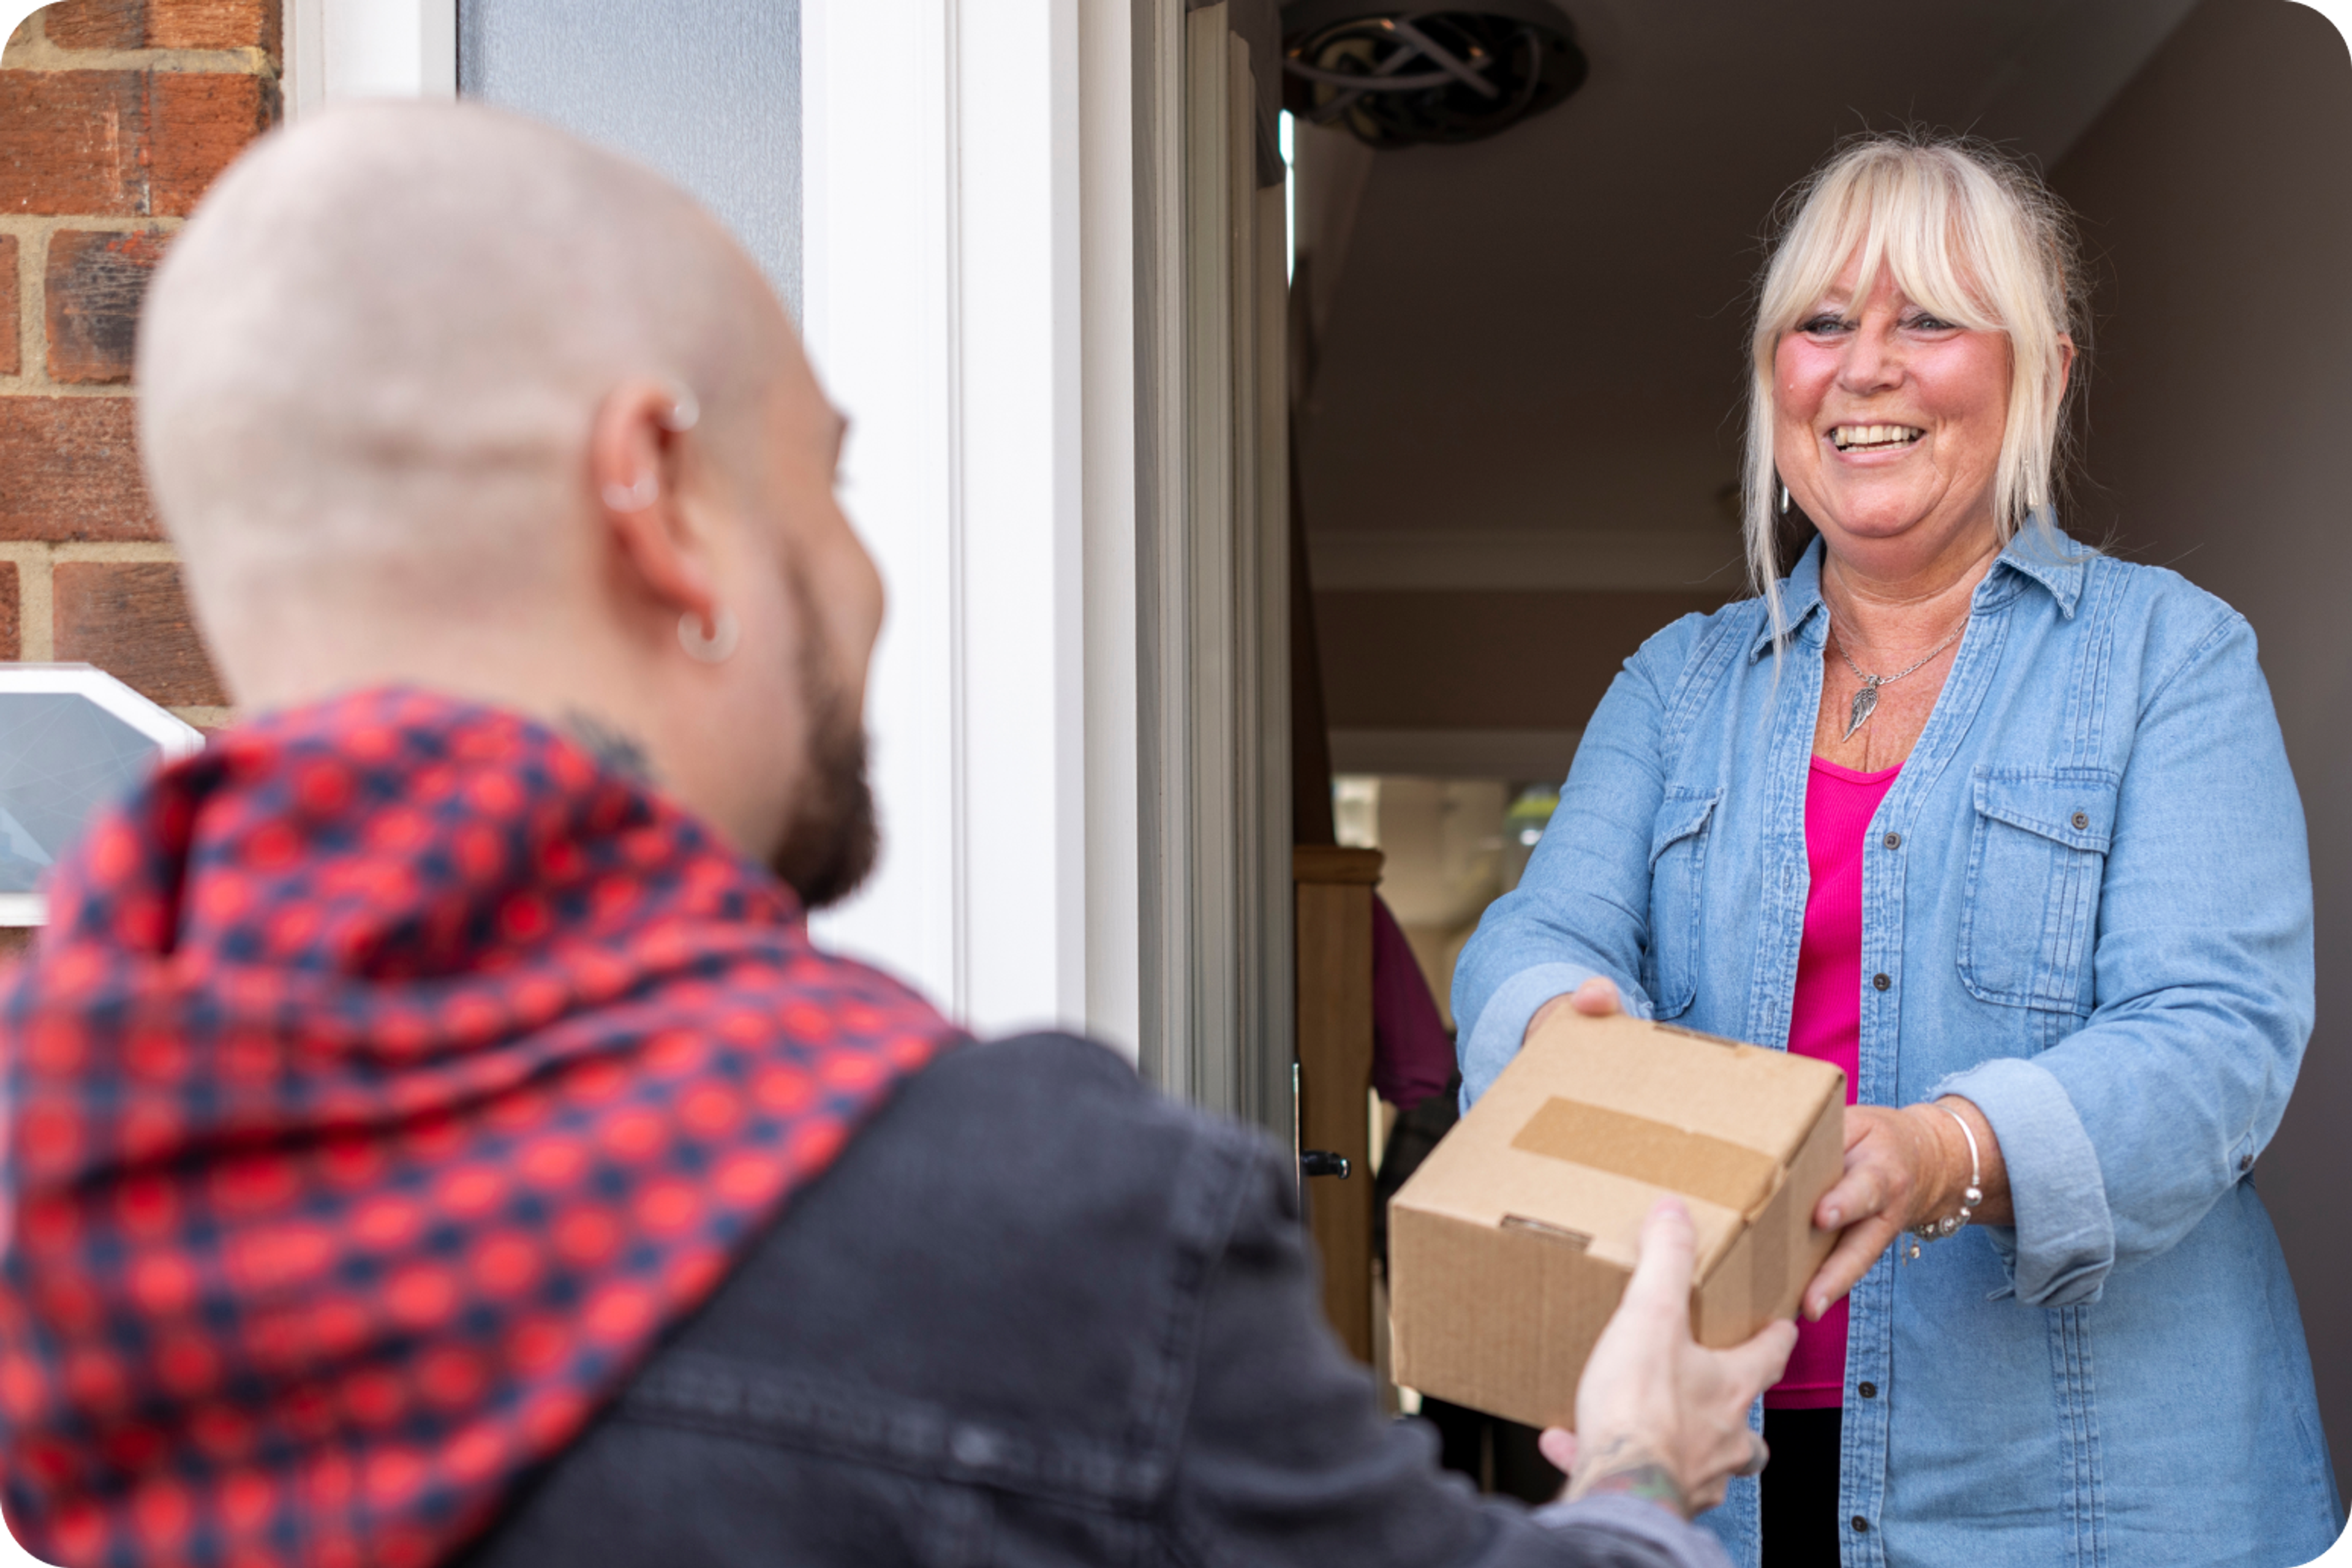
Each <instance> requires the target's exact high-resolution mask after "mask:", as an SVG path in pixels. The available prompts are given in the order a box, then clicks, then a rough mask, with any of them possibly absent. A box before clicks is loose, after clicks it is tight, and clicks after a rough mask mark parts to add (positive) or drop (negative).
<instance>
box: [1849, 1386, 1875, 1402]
mask: <svg viewBox="0 0 2352 1568" xmlns="http://www.w3.org/2000/svg"><path fill="white" fill-rule="evenodd" d="M1853 1391H1854V1392H1855V1393H1856V1394H1861V1395H1862V1396H1863V1397H1864V1399H1875V1398H1877V1397H1878V1384H1874V1383H1860V1384H1855V1385H1854V1390H1853Z"/></svg>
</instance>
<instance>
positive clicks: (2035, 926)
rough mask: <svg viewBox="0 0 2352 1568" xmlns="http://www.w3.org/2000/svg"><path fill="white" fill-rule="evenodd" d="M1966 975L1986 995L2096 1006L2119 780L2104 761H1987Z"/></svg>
mask: <svg viewBox="0 0 2352 1568" xmlns="http://www.w3.org/2000/svg"><path fill="white" fill-rule="evenodd" d="M1972 782H1973V784H1974V785H1975V791H1976V824H1975V837H1974V840H1973V842H1972V843H1971V844H1970V845H1969V870H1968V884H1967V887H1966V889H1964V891H1963V894H1962V898H1963V906H1962V909H1961V912H1960V981H1961V984H1965V985H1966V986H1967V987H1968V988H1969V994H1972V995H1974V996H1976V997H1977V998H1978V999H1979V1000H1980V1001H1985V1002H1995V1003H2000V1004H2001V1005H2004V1006H2010V1007H2033V1008H2039V1009H2041V1010H2042V1011H2044V1012H2055V1013H2074V1014H2078V1015H2088V1014H2089V1013H2090V1011H2091V1005H2092V982H2093V979H2094V976H2093V973H2092V963H2091V958H2092V948H2093V945H2094V943H2095V942H2096V940H2097V937H2098V926H2099V889H2100V886H2101V884H2102V882H2103V881H2104V880H2105V876H2106V868H2107V847H2108V845H2109V844H2110V842H2111V841H2112V838H2111V836H2112V835H2113V833H2114V831H2115V821H2116V790H2117V787H2118V781H2117V779H2116V775H2115V774H2113V773H2108V772H2107V771H2106V770H2105V769H2104V768H2001V769H1986V768H1979V770H1978V771H1977V773H1976V776H1975V778H1974V780H1973V781H1972Z"/></svg>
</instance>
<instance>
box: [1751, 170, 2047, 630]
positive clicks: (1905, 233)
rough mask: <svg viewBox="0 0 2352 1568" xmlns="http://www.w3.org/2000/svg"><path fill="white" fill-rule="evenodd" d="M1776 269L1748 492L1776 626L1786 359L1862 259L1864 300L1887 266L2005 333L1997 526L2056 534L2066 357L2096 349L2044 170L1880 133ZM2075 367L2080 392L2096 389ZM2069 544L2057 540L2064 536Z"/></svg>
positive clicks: (1810, 209)
mask: <svg viewBox="0 0 2352 1568" xmlns="http://www.w3.org/2000/svg"><path fill="white" fill-rule="evenodd" d="M1778 211H1779V222H1778V225H1777V227H1778V229H1779V233H1778V237H1777V238H1776V240H1775V242H1774V244H1773V247H1772V257H1771V260H1770V261H1769V263H1767V264H1766V267H1765V269H1764V277H1763V280H1762V282H1761V284H1760V285H1759V288H1758V289H1757V300H1756V328H1755V332H1754V335H1753V336H1752V338H1751V339H1750V340H1749V342H1750V349H1751V356H1750V357H1751V358H1752V360H1753V362H1754V363H1753V365H1752V367H1751V368H1752V370H1753V373H1754V374H1753V376H1752V378H1751V382H1750V385H1749V388H1748V458H1747V469H1748V472H1747V482H1746V487H1745V488H1746V492H1747V493H1746V497H1745V502H1744V505H1743V508H1742V513H1743V521H1744V525H1745V529H1746V533H1747V543H1748V576H1749V580H1750V581H1751V583H1752V584H1754V586H1755V588H1756V591H1757V592H1758V593H1759V594H1760V595H1763V597H1764V600H1765V602H1766V604H1767V605H1769V609H1770V613H1771V616H1772V636H1773V640H1774V643H1775V644H1776V646H1777V644H1778V643H1779V641H1780V637H1781V635H1782V633H1783V631H1784V630H1785V622H1784V620H1783V618H1782V612H1781V608H1780V537H1779V515H1778V501H1779V498H1780V473H1779V470H1778V468H1776V467H1775V464H1774V460H1773V452H1772V426H1773V404H1772V397H1773V382H1774V376H1773V361H1774V357H1775V355H1776V354H1777V353H1778V352H1779V350H1780V339H1781V338H1782V337H1783V336H1784V335H1785V334H1787V333H1788V332H1789V331H1790V329H1792V328H1793V327H1795V326H1796V325H1797V323H1798V322H1799V321H1801V320H1803V319H1804V316H1805V314H1806V312H1807V311H1809V310H1811V309H1812V308H1813V307H1814V306H1816V305H1818V304H1819V303H1820V302H1821V299H1822V295H1823V294H1825V293H1826V292H1828V290H1829V288H1830V286H1831V285H1832V283H1834V282H1835V281H1836V280H1837V277H1838V274H1839V273H1840V272H1842V271H1843V270H1844V269H1845V266H1846V263H1847V262H1849V261H1851V260H1853V258H1856V257H1857V256H1858V257H1860V258H1861V262H1862V267H1861V271H1860V274H1859V276H1858V278H1857V279H1856V288H1855V298H1856V299H1861V298H1863V297H1864V296H1865V295H1867V294H1868V292H1869V291H1870V289H1872V288H1874V286H1875V285H1876V283H1877V280H1878V278H1879V275H1880V273H1881V271H1882V270H1884V271H1886V272H1889V273H1891V274H1892V275H1893V277H1894V279H1895V286H1896V287H1897V288H1899V289H1902V290H1903V292H1904V293H1905V294H1906V295H1907V296H1908V297H1909V298H1910V299H1911V300H1913V301H1914V302H1916V303H1917V304H1918V305H1920V306H1922V307H1923V308H1925V309H1926V310H1930V311H1933V312H1934V313H1935V314H1936V315H1937V316H1940V317H1942V318H1943V319H1944V320H1946V321H1950V322H1952V323H1954V324H1955V325H1958V326H1962V327H1968V328H1970V329H1972V330H1975V331H1998V332H2005V333H2007V334H2008V336H2009V342H2010V383H2009V417H2008V422H2007V425H2006V426H2005V427H2004V429H2003V432H2002V436H2001V443H2000V468H1999V470H1998V472H1997V474H1996V477H1995V479H1994V483H1993V521H1994V523H1995V526H1996V527H1998V528H1999V530H2000V541H2001V542H2002V543H2003V544H2007V543H2008V542H2010V540H2011V539H2013V538H2014V537H2016V534H2017V531H2018V530H2019V528H2021V526H2023V525H2024V524H2025V523H2026V522H2027V521H2033V522H2034V524H2035V525H2036V526H2037V527H2038V528H2040V529H2042V530H2043V531H2045V532H2047V531H2050V530H2051V529H2052V527H2053V523H2052V515H2053V510H2054V508H2055V505H2056V502H2057V494H2056V490H2057V486H2058V478H2059V465H2060V461H2061V459H2062V458H2063V457H2064V456H2065V455H2066V449H2067V447H2068V425H2067V421H2066V418H2065V409H2066V398H2067V395H2068V392H2069V390H2070V385H2069V382H2068V378H2067V374H2066V356H2065V346H2064V343H2063V341H2062V340H2063V339H2064V338H2066V337H2069V336H2071V337H2072V338H2073V339H2074V342H2076V343H2077V344H2080V343H2081V342H2083V340H2084V331H2083V326H2084V320H2083V310H2082V309H2081V297H2080V288H2081V284H2080V278H2081V273H2082V269H2081V268H2080V267H2079V266H2078V265H2077V263H2076V258H2075V241H2074V224H2073V222H2072V220H2071V219H2070V218H2069V216H2067V213H2066V209H2065V208H2064V207H2063V205H2060V203H2059V201H2058V199H2057V198H2056V197H2055V196H2053V195H2051V194H2050V192H2049V190H2048V189H2047V188H2046V187H2045V186H2043V184H2042V182H2041V181H2040V180H2039V179H2037V178H2036V177H2034V175H2033V174H2032V173H2030V172H2029V171H2027V170H2026V169H2025V168H2023V167H2021V165H2019V164H2018V163H2014V162H2012V161H2011V160H2010V159H2009V158H2007V157H2005V156H2003V155H2002V154H2001V153H1998V152H1996V151H1994V150H1993V149H1992V148H1991V147H1990V146H1989V145H1986V144H1985V143H1982V142H1974V141H1970V140H1968V139H1964V138H1958V137H1931V136H1926V135H1919V134H1906V135H1885V134H1873V135H1868V136H1863V137H1858V138H1856V139H1854V140H1853V141H1851V142H1847V143H1845V144H1844V145H1843V146H1842V147H1840V148H1839V149H1838V150H1837V151H1836V152H1835V153H1832V154H1831V156H1830V158H1829V160H1828V161H1827V162H1826V163H1822V166H1821V167H1820V168H1818V169H1816V170H1814V171H1813V173H1812V174H1811V175H1809V176H1807V177H1806V179H1805V180H1804V181H1803V182H1802V183H1801V184H1799V185H1797V186H1796V188H1795V189H1793V190H1791V191H1790V193H1789V195H1787V196H1786V197H1784V198H1782V200H1781V203H1780V208H1779V209H1778ZM2081 373H2082V366H2081V364H2080V363H2077V364H2076V366H2075V374H2074V384H2080V382H2081V379H2082V374H2081ZM2053 544H2054V540H2053Z"/></svg>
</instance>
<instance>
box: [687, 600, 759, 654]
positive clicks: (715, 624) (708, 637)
mask: <svg viewBox="0 0 2352 1568" xmlns="http://www.w3.org/2000/svg"><path fill="white" fill-rule="evenodd" d="M742 630H743V628H742V627H741V626H738V625H736V622H735V613H734V612H733V611H732V610H730V609H728V608H726V607H725V606H724V605H721V606H720V607H719V608H718V609H716V610H714V611H712V612H711V615H710V629H709V631H705V630H703V628H702V626H701V625H700V617H699V616H696V615H695V613H694V612H693V611H692V610H688V611H687V612H686V614H684V615H682V616H678V618H677V646H678V647H682V648H684V649H686V657H687V658H690V659H692V660H694V661H695V662H696V663H697V664H725V663H726V662H727V658H728V656H729V655H730V654H732V653H733V652H734V651H735V643H736V640H737V639H738V638H739V637H740V636H741V635H742Z"/></svg>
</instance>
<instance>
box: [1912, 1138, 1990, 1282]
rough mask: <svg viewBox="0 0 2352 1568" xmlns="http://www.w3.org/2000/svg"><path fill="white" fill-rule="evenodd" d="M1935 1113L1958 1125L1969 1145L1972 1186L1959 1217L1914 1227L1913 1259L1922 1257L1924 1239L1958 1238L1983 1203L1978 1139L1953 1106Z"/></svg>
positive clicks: (1969, 1187)
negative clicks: (1940, 1112) (1920, 1252)
mask: <svg viewBox="0 0 2352 1568" xmlns="http://www.w3.org/2000/svg"><path fill="white" fill-rule="evenodd" d="M1936 1109H1937V1110H1940V1111H1942V1112H1943V1113H1944V1114H1945V1115H1947V1116H1948V1117H1950V1118H1951V1119H1952V1120H1953V1121H1956V1122H1958V1123H1959V1128H1960V1136H1961V1137H1963V1138H1965V1139H1967V1140H1968V1141H1969V1184H1968V1186H1967V1188H1966V1189H1965V1190H1964V1191H1963V1192H1962V1193H1961V1194H1960V1212H1959V1213H1958V1214H1952V1215H1945V1216H1944V1217H1943V1218H1941V1219H1934V1220H1929V1221H1928V1222H1927V1224H1926V1225H1921V1226H1912V1228H1911V1236H1912V1241H1911V1251H1910V1256H1911V1257H1912V1258H1917V1257H1918V1256H1919V1243H1920V1241H1921V1240H1922V1239H1925V1240H1927V1241H1941V1240H1943V1239H1944V1238H1945V1237H1948V1236H1958V1234H1959V1232H1960V1227H1961V1226H1965V1225H1967V1224H1968V1223H1969V1220H1971V1219H1973V1218H1975V1217H1976V1212H1977V1205H1979V1204H1980V1203H1982V1202H1984V1163H1983V1162H1982V1161H1980V1160H1979V1159H1978V1158H1977V1135H1976V1134H1975V1133H1974V1132H1972V1131H1969V1124H1968V1121H1967V1119H1966V1118H1964V1117H1962V1116H1961V1115H1960V1113H1959V1112H1958V1111H1957V1110H1953V1109H1952V1108H1951V1107H1950V1106H1948V1105H1939V1106H1937V1107H1936Z"/></svg>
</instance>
